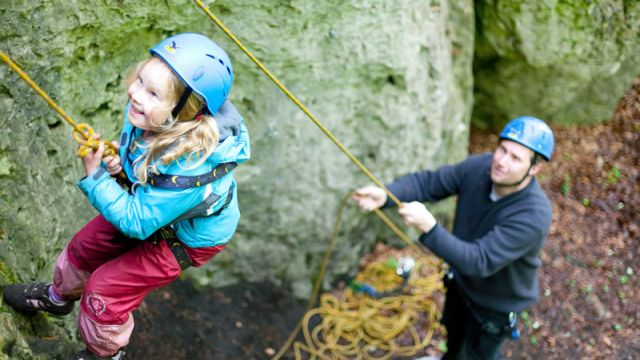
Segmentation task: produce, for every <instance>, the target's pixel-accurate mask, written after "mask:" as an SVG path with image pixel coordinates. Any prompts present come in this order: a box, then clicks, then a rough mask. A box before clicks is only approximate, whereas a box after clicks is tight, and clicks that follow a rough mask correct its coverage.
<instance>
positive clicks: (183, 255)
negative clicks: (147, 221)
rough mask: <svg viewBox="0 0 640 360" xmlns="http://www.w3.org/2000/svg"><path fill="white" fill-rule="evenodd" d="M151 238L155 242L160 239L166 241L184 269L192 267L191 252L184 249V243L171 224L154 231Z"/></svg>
mask: <svg viewBox="0 0 640 360" xmlns="http://www.w3.org/2000/svg"><path fill="white" fill-rule="evenodd" d="M150 240H151V241H152V242H153V243H154V244H157V243H159V242H160V241H166V242H167V245H169V249H170V250H171V252H172V253H173V256H175V258H176V261H177V262H178V265H180V269H181V270H182V271H184V270H186V269H188V268H190V267H191V265H192V264H191V258H190V257H189V254H187V251H186V250H185V249H184V245H183V244H182V242H181V241H180V240H178V236H177V235H176V232H175V231H174V230H173V228H171V227H170V226H165V227H163V228H160V229H159V230H157V231H156V232H154V233H153V234H152V235H151V237H150Z"/></svg>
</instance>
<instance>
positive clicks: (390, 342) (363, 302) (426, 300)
mask: <svg viewBox="0 0 640 360" xmlns="http://www.w3.org/2000/svg"><path fill="white" fill-rule="evenodd" d="M409 250H411V249H409ZM437 264H438V260H437V259H435V258H434V257H420V258H419V259H418V260H417V264H416V267H415V268H414V270H413V274H412V276H411V278H410V279H409V282H408V286H407V289H406V290H405V291H404V292H403V293H402V294H400V295H395V296H388V297H383V298H372V297H370V296H368V295H365V294H363V293H359V292H354V291H353V290H351V289H349V288H347V289H346V290H345V291H344V293H343V294H342V295H341V296H340V297H338V296H336V295H333V294H323V295H322V297H321V299H320V304H319V306H318V307H317V308H314V309H312V310H311V311H308V312H307V313H306V314H305V316H304V318H303V320H302V324H301V328H302V330H303V341H298V342H295V343H294V344H293V351H294V356H295V359H296V360H300V359H321V360H325V359H326V360H331V359H366V360H374V359H375V360H386V359H389V358H391V357H392V356H393V355H400V356H412V355H415V354H417V353H418V352H419V351H421V350H423V349H424V348H425V347H427V346H428V345H429V344H430V343H431V340H432V338H433V334H434V332H435V330H436V329H438V328H439V326H440V325H439V323H438V318H439V316H440V313H439V311H438V306H437V304H436V302H435V301H434V299H433V295H434V294H435V293H436V292H442V291H443V285H442V276H443V272H442V270H441V268H439V267H438V266H437ZM355 280H356V281H358V282H362V283H367V284H370V285H373V286H374V287H375V288H376V291H380V292H384V291H390V290H392V289H394V288H396V287H398V286H399V285H400V284H401V283H402V280H401V279H400V277H399V276H397V275H396V274H395V269H394V268H392V267H390V266H388V265H387V264H385V263H383V262H373V263H371V264H369V265H368V266H367V267H365V269H364V270H363V271H362V272H360V273H359V274H358V275H357V276H356V278H355ZM314 322H315V323H317V325H315V327H313V328H311V327H310V324H311V323H314ZM425 330H426V332H425ZM421 334H422V335H421Z"/></svg>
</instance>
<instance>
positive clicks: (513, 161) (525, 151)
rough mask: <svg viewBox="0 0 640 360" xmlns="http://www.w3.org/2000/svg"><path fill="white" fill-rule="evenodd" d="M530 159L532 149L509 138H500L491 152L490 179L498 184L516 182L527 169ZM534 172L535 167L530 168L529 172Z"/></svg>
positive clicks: (507, 184) (505, 184)
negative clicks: (494, 149)
mask: <svg viewBox="0 0 640 360" xmlns="http://www.w3.org/2000/svg"><path fill="white" fill-rule="evenodd" d="M532 159H533V151H532V150H530V149H529V148H527V147H525V146H523V145H520V144H518V143H517V142H514V141H511V140H502V141H501V142H500V144H498V148H497V149H496V151H494V153H493V161H492V163H491V181H493V183H494V184H495V185H498V186H500V185H502V186H509V185H513V184H515V183H517V182H518V181H520V180H521V179H522V178H523V177H524V176H525V174H526V173H527V171H528V170H529V166H530V165H531V161H532ZM534 168H535V167H534ZM534 172H537V168H536V169H533V168H532V171H531V174H532V175H533V173H534Z"/></svg>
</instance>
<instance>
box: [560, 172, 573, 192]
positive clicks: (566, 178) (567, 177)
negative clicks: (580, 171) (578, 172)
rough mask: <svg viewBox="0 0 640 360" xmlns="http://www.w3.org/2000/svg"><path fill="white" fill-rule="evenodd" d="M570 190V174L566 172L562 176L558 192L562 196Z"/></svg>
mask: <svg viewBox="0 0 640 360" xmlns="http://www.w3.org/2000/svg"><path fill="white" fill-rule="evenodd" d="M570 191H571V175H569V174H566V175H565V176H564V181H563V182H562V184H561V185H560V193H561V194H562V195H564V196H567V195H569V192H570Z"/></svg>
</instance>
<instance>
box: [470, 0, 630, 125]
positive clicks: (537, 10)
mask: <svg viewBox="0 0 640 360" xmlns="http://www.w3.org/2000/svg"><path fill="white" fill-rule="evenodd" d="M475 4H476V10H477V15H476V16H477V19H478V22H477V29H478V32H477V38H476V54H475V55H476V60H475V64H474V77H475V87H476V89H475V93H474V97H475V108H474V115H473V122H474V124H476V125H479V126H482V127H485V126H492V127H493V128H495V129H498V128H499V127H500V126H501V125H502V124H504V123H505V122H506V121H507V120H508V119H509V118H511V117H513V116H516V115H521V114H533V115H537V116H539V117H541V118H544V119H548V120H550V121H552V122H554V123H558V124H565V125H568V124H580V123H589V122H602V121H606V120H608V119H609V118H610V117H611V115H612V114H613V110H614V109H615V105H616V103H617V101H618V100H619V99H620V97H621V96H623V95H624V93H625V91H626V90H627V89H628V88H629V87H630V86H631V83H632V81H633V79H635V78H636V77H637V76H638V75H640V58H639V57H638V53H639V51H640V32H639V31H640V2H638V1H622V0H602V1H577V2H576V1H562V0H551V1H521V0H501V1H497V0H485V1H476V2H475Z"/></svg>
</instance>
